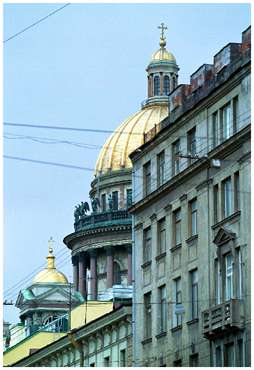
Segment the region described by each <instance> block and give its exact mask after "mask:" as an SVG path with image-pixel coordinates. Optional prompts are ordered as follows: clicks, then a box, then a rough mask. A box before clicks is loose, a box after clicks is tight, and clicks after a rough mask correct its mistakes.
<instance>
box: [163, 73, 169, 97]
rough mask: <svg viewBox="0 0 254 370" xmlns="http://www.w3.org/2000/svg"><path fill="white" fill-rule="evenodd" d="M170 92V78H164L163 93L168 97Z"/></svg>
mask: <svg viewBox="0 0 254 370" xmlns="http://www.w3.org/2000/svg"><path fill="white" fill-rule="evenodd" d="M169 91H170V87H169V77H168V76H164V79H163V93H164V95H168V94H169Z"/></svg>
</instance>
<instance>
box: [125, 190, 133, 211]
mask: <svg viewBox="0 0 254 370" xmlns="http://www.w3.org/2000/svg"><path fill="white" fill-rule="evenodd" d="M126 198H127V200H126V205H127V208H129V207H130V206H131V205H132V189H127V190H126Z"/></svg>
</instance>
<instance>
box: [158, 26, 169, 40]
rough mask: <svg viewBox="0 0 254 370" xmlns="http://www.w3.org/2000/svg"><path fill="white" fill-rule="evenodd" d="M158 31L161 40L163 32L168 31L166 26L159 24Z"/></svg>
mask: <svg viewBox="0 0 254 370" xmlns="http://www.w3.org/2000/svg"><path fill="white" fill-rule="evenodd" d="M158 28H159V30H161V38H162V39H164V31H165V30H167V29H168V27H167V26H165V25H164V23H161V25H160V26H158Z"/></svg>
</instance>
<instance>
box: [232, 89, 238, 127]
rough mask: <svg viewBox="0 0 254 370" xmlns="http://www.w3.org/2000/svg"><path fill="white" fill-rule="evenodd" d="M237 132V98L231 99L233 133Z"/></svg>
mask: <svg viewBox="0 0 254 370" xmlns="http://www.w3.org/2000/svg"><path fill="white" fill-rule="evenodd" d="M238 130H239V104H238V96H236V97H235V98H234V99H233V133H234V134H235V133H236V132H237V131H238Z"/></svg>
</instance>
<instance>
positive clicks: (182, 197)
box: [179, 194, 187, 202]
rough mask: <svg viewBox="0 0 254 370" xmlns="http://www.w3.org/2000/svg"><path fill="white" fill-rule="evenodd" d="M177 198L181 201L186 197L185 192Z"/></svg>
mask: <svg viewBox="0 0 254 370" xmlns="http://www.w3.org/2000/svg"><path fill="white" fill-rule="evenodd" d="M179 199H180V201H181V202H183V201H184V200H186V199H187V194H183V195H181V196H180V198H179Z"/></svg>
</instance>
